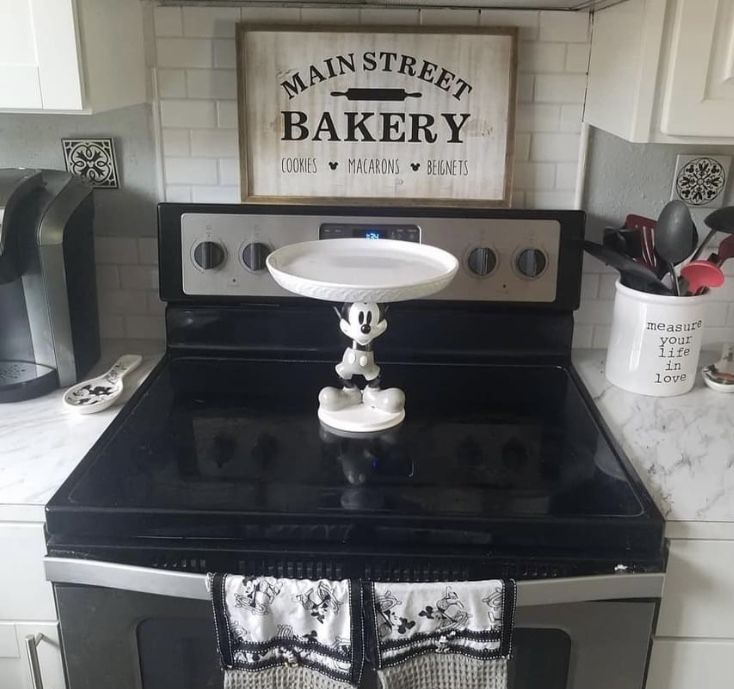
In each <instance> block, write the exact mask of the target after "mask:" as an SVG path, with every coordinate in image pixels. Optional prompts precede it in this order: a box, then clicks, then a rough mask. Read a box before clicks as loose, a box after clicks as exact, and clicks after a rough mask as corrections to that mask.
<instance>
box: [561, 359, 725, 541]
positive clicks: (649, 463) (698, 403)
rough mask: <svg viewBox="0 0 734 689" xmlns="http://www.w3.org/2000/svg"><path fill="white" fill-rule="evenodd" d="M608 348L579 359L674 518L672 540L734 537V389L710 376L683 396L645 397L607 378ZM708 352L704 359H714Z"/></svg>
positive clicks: (613, 426)
mask: <svg viewBox="0 0 734 689" xmlns="http://www.w3.org/2000/svg"><path fill="white" fill-rule="evenodd" d="M605 355H606V351H604V350H575V351H574V353H573V363H574V366H575V367H576V370H577V371H578V373H579V375H580V377H581V379H582V380H583V381H584V383H585V384H586V387H587V388H588V390H589V392H590V394H591V396H592V397H593V399H594V401H595V402H596V405H597V407H598V408H599V411H600V412H601V415H602V416H603V418H604V420H605V421H606V423H607V425H608V426H609V429H610V430H611V432H612V434H613V435H614V436H615V437H616V439H617V441H618V442H619V443H620V445H621V447H622V449H623V450H624V452H625V453H626V454H627V456H628V457H629V459H630V461H631V462H632V464H633V465H634V467H635V468H636V469H637V472H638V474H639V475H640V478H641V479H642V480H643V482H644V483H645V485H646V487H647V489H648V490H649V492H650V494H651V495H652V497H653V499H654V500H655V502H656V504H657V505H658V507H659V509H660V511H661V512H662V513H663V515H664V516H665V519H666V521H667V524H666V534H667V535H668V536H670V537H672V538H714V539H717V538H721V539H734V394H727V393H718V392H714V391H713V390H710V389H709V388H707V387H706V386H705V385H704V384H703V381H701V380H700V378H699V380H698V381H697V382H696V386H695V387H694V389H693V390H692V391H691V392H689V393H688V394H686V395H680V396H678V397H645V396H643V395H637V394H634V393H631V392H626V391H624V390H620V389H619V388H616V387H614V386H613V385H612V384H611V383H610V382H609V381H607V379H606V378H605V376H604V360H605ZM716 358H718V357H716V356H715V355H714V354H711V355H706V354H702V364H704V363H710V361H714V360H715V359H716Z"/></svg>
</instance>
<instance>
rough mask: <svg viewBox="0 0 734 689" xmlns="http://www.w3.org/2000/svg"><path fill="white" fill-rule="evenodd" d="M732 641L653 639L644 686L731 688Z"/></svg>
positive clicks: (663, 688)
mask: <svg viewBox="0 0 734 689" xmlns="http://www.w3.org/2000/svg"><path fill="white" fill-rule="evenodd" d="M733 655H734V642H731V641H711V640H706V641H692V640H684V639H655V641H653V645H652V654H651V655H650V669H649V670H648V673H647V683H646V684H645V689H731V686H732V656H733Z"/></svg>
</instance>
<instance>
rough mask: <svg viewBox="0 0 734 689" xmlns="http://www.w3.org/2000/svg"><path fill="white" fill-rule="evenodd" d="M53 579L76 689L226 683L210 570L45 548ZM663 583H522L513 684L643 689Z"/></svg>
mask: <svg viewBox="0 0 734 689" xmlns="http://www.w3.org/2000/svg"><path fill="white" fill-rule="evenodd" d="M46 576H47V579H48V580H49V581H51V582H53V583H54V590H55V593H56V601H57V606H58V612H59V621H60V624H61V635H62V644H63V651H64V659H65V663H66V671H67V678H68V681H69V689H99V688H100V687H105V689H220V688H221V686H222V673H221V670H220V668H219V661H218V658H217V652H216V639H215V636H214V626H213V624H212V611H211V605H210V603H209V601H208V594H207V591H206V587H205V583H204V576H203V575H200V574H187V573H183V572H174V571H170V570H157V569H148V568H144V567H134V566H130V565H119V564H114V563H108V562H96V561H92V560H73V559H64V558H54V557H48V558H46ZM662 584H663V575H662V574H619V575H612V576H596V577H579V578H574V579H544V580H533V581H521V582H518V595H517V605H518V609H517V616H516V628H515V637H514V643H513V656H512V661H511V670H510V689H589V687H594V689H641V687H642V686H643V683H644V677H645V668H646V666H647V659H648V651H649V644H650V638H651V634H652V625H653V619H654V615H655V610H656V606H657V601H658V599H659V598H660V595H661V592H662ZM366 670H368V671H367V672H366V673H365V679H364V681H363V684H362V688H363V689H372V688H373V687H375V686H376V684H375V674H374V672H369V668H366Z"/></svg>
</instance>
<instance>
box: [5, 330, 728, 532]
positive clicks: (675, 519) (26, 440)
mask: <svg viewBox="0 0 734 689" xmlns="http://www.w3.org/2000/svg"><path fill="white" fill-rule="evenodd" d="M125 351H128V352H132V351H136V350H135V349H134V348H132V349H131V348H130V346H129V344H128V345H125V344H123V343H119V344H117V345H111V346H108V347H106V349H105V351H104V353H103V356H102V358H101V360H100V362H99V363H98V365H97V366H96V367H95V369H94V371H93V372H92V374H93V375H96V374H98V373H101V372H103V371H105V370H106V369H107V368H108V367H109V366H110V365H111V363H112V362H113V361H114V360H115V359H116V358H117V357H118V356H119V355H120V354H121V353H124V352H125ZM160 357H161V354H160V353H147V354H145V356H144V359H143V364H142V365H141V366H140V368H138V369H137V370H136V371H134V372H133V373H131V374H130V376H129V377H128V378H127V379H126V392H125V395H124V397H123V400H122V402H123V403H124V401H125V400H126V399H128V398H129V396H130V395H131V394H132V392H133V390H135V389H136V388H137V387H138V385H139V384H140V382H141V381H142V380H143V379H144V378H145V376H147V375H148V373H150V371H151V370H152V369H153V367H154V366H155V364H156V363H157V362H158V361H159V359H160ZM714 358H716V357H715V356H713V355H712V356H711V357H710V359H711V360H712V361H713V359H714ZM604 359H605V352H604V351H602V350H575V351H574V353H573V362H574V366H575V367H576V370H577V371H578V373H579V376H580V377H581V379H582V380H583V381H584V383H585V385H586V387H587V388H588V389H589V392H590V394H591V396H592V397H593V399H594V401H595V403H596V405H597V406H598V408H599V410H600V412H601V414H602V416H603V418H604V420H605V421H606V423H607V425H608V426H609V428H610V430H611V432H612V433H613V434H614V436H615V437H616V438H617V441H618V442H619V444H620V445H621V447H622V449H623V450H624V452H625V453H626V454H627V456H628V457H629V459H630V460H631V462H632V464H633V465H634V467H635V468H636V470H637V472H638V473H639V475H640V477H641V479H642V480H643V482H644V483H645V485H646V486H647V489H648V490H649V491H650V494H651V495H652V497H653V499H654V500H655V502H656V503H657V505H658V507H659V508H660V511H661V512H662V513H663V515H664V516H665V519H666V521H667V525H666V533H667V534H668V535H669V536H670V537H674V538H721V539H732V540H734V395H727V394H721V393H716V392H714V391H712V390H709V389H708V388H706V387H705V386H704V385H703V383H702V382H700V381H699V382H697V384H696V387H695V388H694V389H693V391H692V392H690V393H688V394H687V395H681V396H679V397H666V398H662V397H661V398H656V397H644V396H642V395H636V394H633V393H629V392H625V391H624V390H620V389H618V388H615V387H614V386H613V385H612V384H611V383H609V382H608V381H607V380H606V378H605V377H604ZM706 363H708V362H706ZM62 395H63V391H62V390H57V391H55V392H54V393H51V394H50V395H46V396H45V397H41V398H38V399H35V400H28V401H25V402H17V403H11V404H3V405H0V448H1V449H0V521H2V520H12V521H38V522H42V521H43V520H44V506H45V504H46V503H47V502H48V500H49V499H50V498H51V496H52V495H53V494H54V493H55V492H56V490H57V489H58V488H59V486H60V485H61V484H62V483H63V482H64V481H65V480H66V478H67V476H68V475H69V474H70V473H71V471H72V470H73V469H74V468H75V467H76V466H77V464H78V463H79V462H80V461H81V460H82V458H83V457H84V456H85V455H86V453H87V452H88V451H89V449H90V448H91V447H92V445H94V443H95V442H96V441H97V439H98V438H99V437H100V435H101V434H102V433H103V432H104V430H105V429H106V428H107V427H108V426H109V424H110V423H111V422H112V420H113V419H114V418H115V416H117V414H118V412H119V411H120V409H121V408H122V404H119V405H116V406H115V407H112V408H111V409H108V410H106V411H103V412H99V413H97V414H90V415H86V416H85V415H80V414H76V413H74V412H73V411H72V410H67V409H65V408H64V406H63V404H62V402H61V398H62Z"/></svg>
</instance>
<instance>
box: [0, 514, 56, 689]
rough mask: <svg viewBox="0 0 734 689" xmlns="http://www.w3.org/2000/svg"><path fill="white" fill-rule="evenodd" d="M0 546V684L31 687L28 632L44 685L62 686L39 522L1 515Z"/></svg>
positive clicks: (1, 688) (4, 688)
mask: <svg viewBox="0 0 734 689" xmlns="http://www.w3.org/2000/svg"><path fill="white" fill-rule="evenodd" d="M0 552H1V553H2V554H3V565H2V566H0V689H33V687H34V685H33V681H32V678H31V670H30V664H29V661H28V653H29V650H28V648H27V644H26V639H27V638H28V637H30V638H33V639H38V643H37V644H36V653H37V655H38V672H39V674H40V676H41V680H42V682H43V687H44V689H65V687H66V680H65V678H64V668H63V661H62V656H61V646H60V643H59V628H58V622H57V621H56V605H55V603H54V596H53V589H52V587H51V585H50V584H49V583H48V582H47V581H46V577H45V574H44V569H43V556H44V555H45V553H46V539H45V536H44V531H43V524H39V523H20V522H3V521H0ZM39 635H40V636H39Z"/></svg>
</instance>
